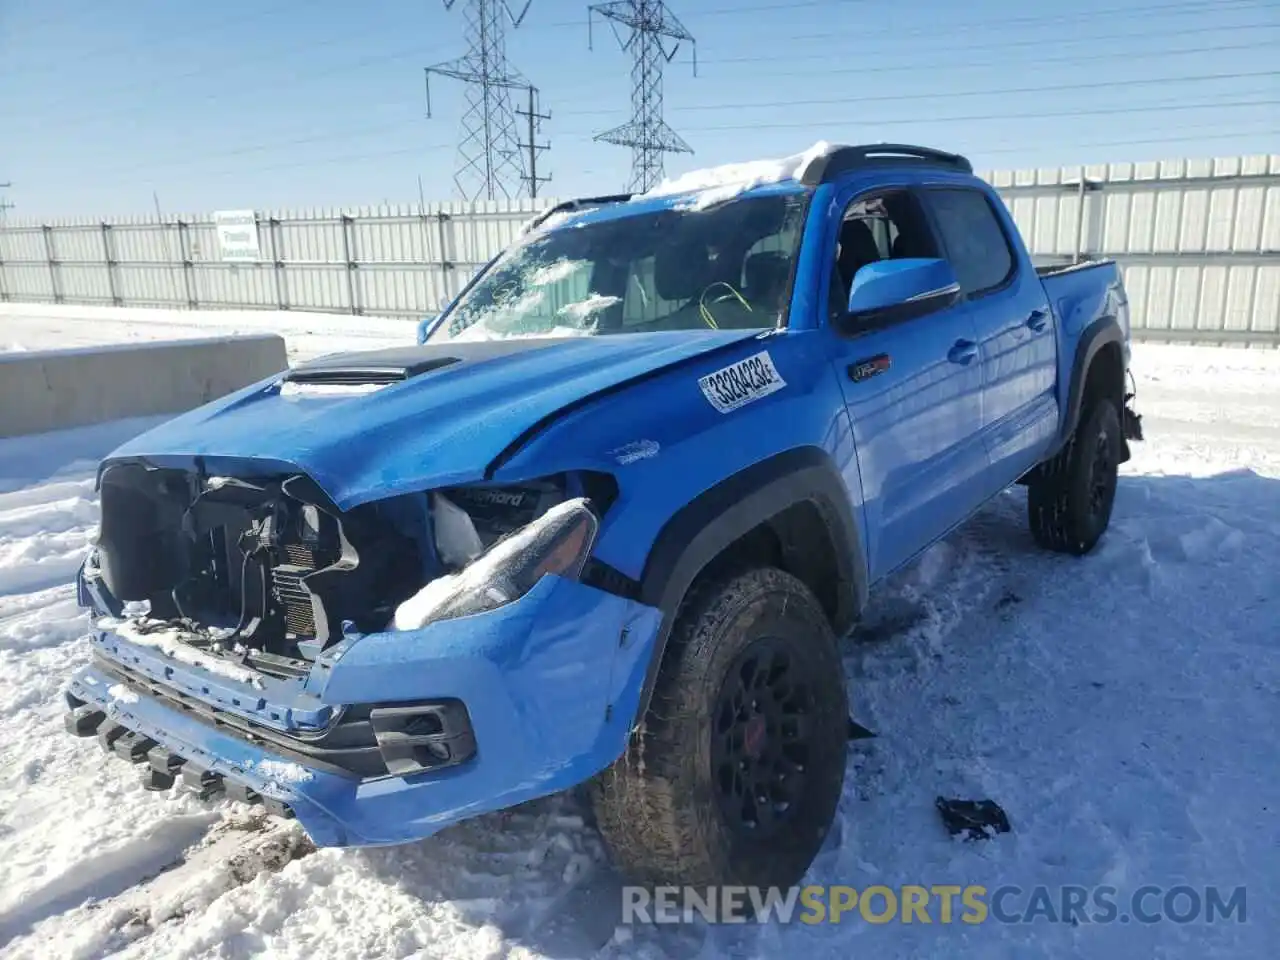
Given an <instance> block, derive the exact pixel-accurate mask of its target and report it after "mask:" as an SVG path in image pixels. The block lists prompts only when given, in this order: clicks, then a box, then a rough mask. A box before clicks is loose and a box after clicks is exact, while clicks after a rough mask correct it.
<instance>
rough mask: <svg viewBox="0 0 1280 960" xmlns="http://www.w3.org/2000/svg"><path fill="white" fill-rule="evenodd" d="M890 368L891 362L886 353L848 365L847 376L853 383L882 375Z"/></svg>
mask: <svg viewBox="0 0 1280 960" xmlns="http://www.w3.org/2000/svg"><path fill="white" fill-rule="evenodd" d="M891 366H893V360H892V359H891V358H890V357H889V355H888V354H887V353H880V354H876V356H874V357H868V358H867V359H866V360H859V361H858V362H857V363H854V364H850V365H849V376H850V377H852V378H853V380H854V381H855V382H857V381H860V380H866V379H868V378H870V377H874V376H875V375H876V374H877V373H884V372H885V371H886V370H888V369H889V368H890V367H891Z"/></svg>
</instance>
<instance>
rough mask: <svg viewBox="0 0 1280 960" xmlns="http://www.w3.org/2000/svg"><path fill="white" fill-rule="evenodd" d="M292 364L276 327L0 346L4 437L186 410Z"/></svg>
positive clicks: (1, 434)
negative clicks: (41, 346)
mask: <svg viewBox="0 0 1280 960" xmlns="http://www.w3.org/2000/svg"><path fill="white" fill-rule="evenodd" d="M287 367H288V360H287V359H286V356H285V346H284V338H283V337H279V336H276V335H274V334H269V335H262V336H248V337H214V338H209V339H202V340H168V341H162V342H161V341H153V342H147V343H139V344H118V345H113V346H107V347H84V348H77V349H71V350H33V351H15V352H12V353H0V437H13V436H18V435H20V434H27V433H41V432H44V431H46V430H61V429H64V428H67V427H79V426H85V425H88V424H93V423H102V422H105V421H108V420H118V419H121V418H124V417H142V416H153V415H156V414H164V413H181V412H182V411H184V410H191V409H193V408H195V407H198V406H200V405H201V404H202V403H207V402H208V401H210V400H215V399H217V398H218V397H222V396H225V395H226V394H228V393H231V392H232V391H234V390H238V389H240V388H241V387H246V386H248V385H249V384H251V383H254V382H256V381H258V380H261V379H262V378H263V377H268V376H270V375H271V374H273V373H279V372H280V371H282V370H284V369H286V368H287Z"/></svg>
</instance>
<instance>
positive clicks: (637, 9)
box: [587, 0, 697, 192]
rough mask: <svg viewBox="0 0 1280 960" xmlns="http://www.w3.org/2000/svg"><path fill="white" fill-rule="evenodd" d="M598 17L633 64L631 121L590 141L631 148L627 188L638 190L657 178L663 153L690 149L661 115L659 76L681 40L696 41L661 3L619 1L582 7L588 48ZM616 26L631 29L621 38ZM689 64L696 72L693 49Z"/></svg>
mask: <svg viewBox="0 0 1280 960" xmlns="http://www.w3.org/2000/svg"><path fill="white" fill-rule="evenodd" d="M597 13H598V14H600V16H601V17H603V18H604V19H606V20H608V21H610V26H611V28H612V29H613V33H614V37H615V39H617V41H618V45H619V46H620V47H622V49H623V50H629V51H630V52H631V56H632V61H631V119H630V120H629V121H628V122H626V123H624V124H622V125H621V126H617V127H614V128H613V129H612V130H606V131H605V132H604V133H599V134H596V137H595V139H596V140H599V141H602V142H604V143H612V144H615V145H617V146H620V147H630V148H631V182H630V189H631V190H634V191H641V192H642V191H645V190H648V189H649V188H650V187H653V186H656V185H657V184H658V183H659V182H660V181H661V180H662V176H663V155H664V154H667V153H693V148H692V147H690V146H689V144H687V143H686V142H685V141H684V139H683V138H682V137H681V136H680V134H678V133H676V132H675V131H674V130H672V129H671V127H670V126H668V125H667V122H666V120H664V119H663V117H662V73H663V67H665V66H666V64H668V63H670V62H671V61H672V60H673V59H675V55H676V53H678V52H679V50H680V44H681V43H682V42H686V43H689V44H690V45H694V44H696V43H697V41H696V40H694V38H693V34H691V33H690V32H689V31H688V29H687V28H686V27H685V25H684V24H683V23H681V22H680V19H679V18H678V17H677V16H676V15H675V14H674V13H672V12H671V11H670V10H668V9H667V5H666V4H665V3H663V2H662V0H619V2H614V3H599V4H595V5H593V6H590V7H588V8H587V25H588V32H587V46H588V47H590V46H591V33H590V24H591V20H592V16H593V14H597ZM618 25H621V26H623V27H626V28H627V29H628V30H629V31H630V32H629V34H628V35H627V38H626V39H625V40H624V39H623V38H622V36H621V35H620V34H619V33H618ZM668 41H670V44H669V45H668ZM668 47H669V48H668ZM694 64H695V65H694V71H695V73H696V71H697V47H696V46H694Z"/></svg>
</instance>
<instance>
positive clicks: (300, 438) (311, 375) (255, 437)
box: [103, 330, 759, 509]
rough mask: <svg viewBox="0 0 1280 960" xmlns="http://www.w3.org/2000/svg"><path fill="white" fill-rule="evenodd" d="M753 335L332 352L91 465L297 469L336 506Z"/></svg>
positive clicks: (392, 490) (458, 467)
mask: <svg viewBox="0 0 1280 960" xmlns="http://www.w3.org/2000/svg"><path fill="white" fill-rule="evenodd" d="M758 335H759V331H754V330H746V331H741V330H739V331H723V330H719V331H718V330H706V331H701V330H697V331H678V332H671V333H644V334H639V333H638V334H626V335H615V336H590V337H569V338H563V339H561V338H556V339H550V338H548V339H531V340H501V341H483V342H459V343H442V344H425V345H420V346H409V347H403V348H396V349H393V350H377V351H370V352H361V353H349V354H336V355H334V356H330V357H322V358H320V359H319V360H316V361H312V362H310V363H307V364H302V365H300V366H298V367H295V368H294V369H293V370H291V371H290V372H289V373H288V374H278V375H276V376H274V377H272V378H270V379H269V380H265V381H262V382H260V383H257V384H254V385H253V386H250V387H246V388H245V389H243V390H240V391H238V392H236V393H233V394H230V395H229V396H226V397H223V398H222V399H219V400H215V401H213V402H212V403H208V404H205V405H204V406H202V407H199V408H197V409H196V410H192V411H190V412H189V413H185V414H182V415H180V416H178V417H175V418H174V419H172V420H169V421H167V422H165V423H163V424H161V425H160V426H158V427H156V428H154V429H152V430H150V431H148V432H147V433H144V434H142V435H141V436H139V437H136V438H134V439H133V440H131V441H129V442H128V443H126V444H125V445H124V446H122V447H120V448H119V449H118V450H116V451H115V452H114V453H112V454H111V455H110V456H109V457H108V458H107V459H106V460H105V461H104V463H103V466H104V467H105V466H106V465H107V464H110V463H111V462H114V461H118V460H132V459H140V460H145V461H147V462H149V463H152V464H155V465H157V466H171V467H183V468H190V467H191V466H192V465H194V464H196V463H199V464H200V466H201V468H202V469H203V470H205V471H207V472H208V473H210V474H214V475H216V474H218V473H220V472H223V471H226V472H233V471H235V470H237V469H240V470H243V469H245V467H246V466H249V468H250V469H252V470H253V472H257V473H267V472H303V473H306V474H308V475H309V476H310V477H311V478H312V479H313V480H314V481H315V482H316V483H317V484H319V486H320V487H321V488H322V489H323V490H324V491H325V492H326V493H327V494H328V495H329V496H330V497H331V498H332V499H333V501H334V503H335V504H336V505H337V506H338V507H340V508H342V509H347V508H349V507H352V506H355V505H356V504H359V503H364V502H367V501H370V500H376V499H382V498H384V497H390V496H395V495H397V494H400V493H408V492H411V491H415V490H422V489H425V488H428V487H433V486H444V485H448V484H453V483H464V482H468V481H475V480H480V479H482V478H484V476H485V471H486V469H487V468H488V467H489V465H490V464H491V463H492V462H493V461H494V459H495V458H497V457H498V456H499V455H500V454H501V453H502V452H503V451H504V450H506V449H507V448H508V447H509V446H510V445H511V444H512V443H513V442H514V441H516V440H517V439H518V438H520V437H522V435H524V434H525V433H526V432H527V431H530V430H531V429H533V428H534V427H536V426H538V425H539V424H540V423H542V421H544V420H545V419H546V418H548V417H550V416H552V415H554V414H555V413H556V412H557V411H559V410H561V409H563V408H564V407H566V406H568V405H570V404H573V403H574V402H576V401H580V400H582V399H585V398H587V397H590V396H592V395H593V394H596V393H599V392H600V391H602V390H607V389H609V388H611V387H615V386H617V385H619V384H623V383H626V382H628V381H630V380H634V379H637V378H640V377H643V376H645V375H647V374H649V373H652V372H654V371H656V370H661V369H662V368H664V367H667V366H670V365H671V364H674V363H679V362H681V361H683V360H687V359H689V358H692V357H696V356H699V355H701V354H705V353H708V352H710V351H713V350H716V349H719V348H721V347H725V346H728V345H731V344H733V343H737V342H740V341H743V340H747V339H750V338H752V337H755V336H758ZM388 381H390V382H388ZM246 462H249V463H246Z"/></svg>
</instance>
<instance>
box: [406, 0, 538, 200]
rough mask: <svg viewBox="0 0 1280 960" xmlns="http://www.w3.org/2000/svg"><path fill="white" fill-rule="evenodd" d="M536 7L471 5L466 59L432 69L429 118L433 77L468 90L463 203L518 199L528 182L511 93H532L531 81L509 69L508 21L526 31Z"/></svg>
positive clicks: (460, 170) (496, 0)
mask: <svg viewBox="0 0 1280 960" xmlns="http://www.w3.org/2000/svg"><path fill="white" fill-rule="evenodd" d="M532 2H533V0H525V5H524V7H522V8H521V10H520V12H519V13H516V11H515V10H514V9H513V8H512V6H511V2H510V0H465V5H464V12H465V15H466V29H467V53H466V56H463V57H460V58H458V59H457V60H449V61H447V62H445V63H437V64H436V65H435V66H433V67H427V68H426V85H427V116H428V117H430V116H431V75H432V74H437V75H439V76H442V77H451V78H452V79H454V80H461V81H462V82H463V83H465V84H466V85H467V103H466V108H465V110H464V112H463V115H462V131H461V134H460V137H459V140H458V166H457V169H456V171H455V173H454V176H453V182H454V185H455V186H456V187H457V191H458V193H459V195H460V196H462V197H463V199H466V200H481V199H483V200H496V199H498V198H501V197H505V198H508V199H510V198H514V197H517V196H519V195H520V190H521V187H522V185H523V184H524V183H525V182H526V178H525V171H524V162H523V160H524V157H523V155H522V154H521V152H520V136H519V133H518V132H517V127H516V114H515V110H514V109H512V106H511V91H512V90H513V89H515V88H524V87H528V86H529V81H527V80H526V79H525V78H524V77H523V76H521V75H520V71H518V70H515V69H514V68H512V67H511V66H510V65H509V64H508V63H507V20H508V19H509V20H510V21H511V25H512V26H513V27H518V26H520V24H521V23H522V22H523V21H524V18H525V14H527V13H528V12H529V6H530V4H531V3H532ZM455 3H457V0H444V6H445V9H446V10H452V9H453V6H454V4H455Z"/></svg>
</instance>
